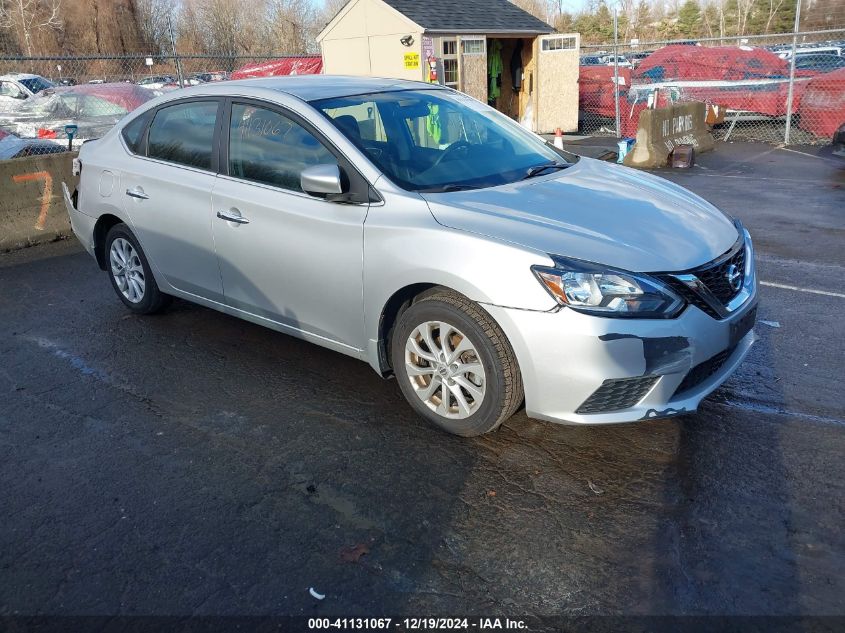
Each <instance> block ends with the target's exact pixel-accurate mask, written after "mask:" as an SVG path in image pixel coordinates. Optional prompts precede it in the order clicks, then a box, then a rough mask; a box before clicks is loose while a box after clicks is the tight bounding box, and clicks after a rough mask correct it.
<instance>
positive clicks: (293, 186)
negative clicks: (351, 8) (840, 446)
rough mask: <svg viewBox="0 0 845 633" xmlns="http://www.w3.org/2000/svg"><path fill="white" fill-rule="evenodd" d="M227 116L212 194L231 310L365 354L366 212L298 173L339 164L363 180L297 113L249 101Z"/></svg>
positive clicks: (217, 242)
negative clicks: (309, 184) (314, 190)
mask: <svg viewBox="0 0 845 633" xmlns="http://www.w3.org/2000/svg"><path fill="white" fill-rule="evenodd" d="M227 109H229V110H230V112H231V114H230V116H229V115H227V118H228V120H229V123H228V124H226V123H224V126H223V128H224V130H225V131H224V133H223V138H224V140H223V151H222V152H221V154H222V160H223V164H222V165H221V174H220V176H218V179H217V184H216V185H215V187H214V193H213V196H212V199H213V210H214V219H213V225H214V229H213V231H214V242H215V245H216V248H217V255H218V258H219V265H220V273H221V276H222V278H223V288H224V292H225V298H226V303H227V304H229V305H230V306H232V307H234V308H237V309H239V310H242V311H244V312H248V313H250V314H253V315H256V316H259V317H263V318H265V319H268V320H271V321H273V322H275V323H278V324H281V325H283V326H285V327H286V329H289V330H291V331H292V333H297V332H302V333H307V334H311V335H314V336H316V337H318V338H320V339H322V340H323V342H324V343H329V342H334V343H339V344H340V346H341V347H342V348H352V349H356V350H358V349H363V348H364V344H365V341H364V311H363V280H362V274H363V240H364V220H365V218H366V216H367V209H368V207H369V205H368V204H367V203H365V202H363V203H349V204H341V203H336V202H330V201H328V200H325V199H321V198H317V197H314V196H311V195H308V194H306V193H304V192H303V191H302V189H301V188H300V173H301V172H302V170H303V169H305V168H306V167H310V166H314V165H321V164H337V165H340V166H341V167H342V168H343V169H344V171H345V173H346V174H347V177H349V178H350V179H351V180H356V179H357V178H360V176H358V175H357V172H352V171H351V170H350V166H349V165H348V164H344V162H343V161H344V160H345V159H343V158H342V156H341V155H340V154H339V153H337V152H336V150H334V149H331V148H330V145H329V144H328V143H327V142H326V141H325V140H324V139H323V137H322V135H321V134H320V133H319V132H318V131H317V130H315V129H314V128H313V127H312V126H310V125H309V124H308V123H307V122H306V121H305V120H303V119H302V118H300V117H299V116H298V115H296V114H295V113H293V112H289V111H287V110H285V109H283V108H280V107H276V106H272V105H269V104H266V103H263V102H255V101H249V100H244V101H238V100H233V101H232V102H231V106H230V107H229V108H227ZM220 216H223V217H220ZM231 217H238V218H240V219H239V220H238V221H230V220H228V219H227V218H231ZM330 346H332V345H330ZM333 347H337V346H333Z"/></svg>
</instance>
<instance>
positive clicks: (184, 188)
mask: <svg viewBox="0 0 845 633" xmlns="http://www.w3.org/2000/svg"><path fill="white" fill-rule="evenodd" d="M220 111H221V107H220V101H219V100H218V99H209V98H201V99H190V100H182V101H178V102H175V103H172V102H171V103H169V104H167V105H165V106H163V107H161V108H159V109H158V110H157V111H156V112H155V113H154V115H153V118H152V122H151V123H150V125H149V128H148V130H147V131H146V143H144V144H143V145H144V146H145V152H143V150H142V152H143V153H145V154H146V155H142V156H137V157H135V158H134V159H132V160H130V161H128V163H127V165H128V168H127V169H124V171H123V174H122V177H121V195H123V197H124V209H125V210H126V212H127V213H128V214H129V217H130V219H131V221H132V226H133V228H134V230H135V233H136V235H137V237H138V239H139V240H140V241H141V247H142V248H143V249H144V252H145V253H146V255H147V258H148V259H149V260H150V262H151V263H152V264H153V265H154V266H155V267H157V268H158V270H159V271H160V272H161V273H162V274H163V275H164V277H165V278H166V279H167V282H168V283H170V284H171V285H172V286H173V287H174V288H177V289H178V290H182V291H184V292H187V293H190V294H193V295H197V296H200V297H204V298H207V299H210V300H213V301H222V299H223V287H222V283H221V281H220V271H219V269H218V267H217V256H216V254H215V252H214V241H213V237H212V233H211V190H212V188H213V187H214V183H215V176H216V171H217V164H218V154H217V151H216V148H217V144H218V136H219V122H220V120H219V117H220V116H221V112H220Z"/></svg>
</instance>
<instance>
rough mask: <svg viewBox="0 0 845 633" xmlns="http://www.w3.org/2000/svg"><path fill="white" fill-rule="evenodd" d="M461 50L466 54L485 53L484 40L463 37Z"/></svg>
mask: <svg viewBox="0 0 845 633" xmlns="http://www.w3.org/2000/svg"><path fill="white" fill-rule="evenodd" d="M461 51H462V52H463V54H464V55H483V54H484V40H483V39H481V38H479V39H462V40H461Z"/></svg>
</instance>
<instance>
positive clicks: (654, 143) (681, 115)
mask: <svg viewBox="0 0 845 633" xmlns="http://www.w3.org/2000/svg"><path fill="white" fill-rule="evenodd" d="M705 118H706V106H705V104H704V102H702V101H692V102H689V103H677V104H674V105H671V106H669V107H666V108H655V109H653V110H643V111H642V112H641V113H640V121H639V125H638V126H637V142H636V144H635V145H634V147H633V149H632V150H631V151H630V152H628V154H627V155H626V156H625V161H624V164H625V165H627V166H628V167H641V168H646V169H652V168H655V167H665V166H666V164H667V162H668V160H669V154H670V153H671V152H672V150H673V149H674V148H675V146H676V145H692V146H693V147H694V148H695V151H696V153H700V152H707V151H709V150H711V149H713V146H714V141H713V135H712V134H710V131H709V130H708V129H707V125H706V123H705Z"/></svg>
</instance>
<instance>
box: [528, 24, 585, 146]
mask: <svg viewBox="0 0 845 633" xmlns="http://www.w3.org/2000/svg"><path fill="white" fill-rule="evenodd" d="M580 48H581V37H580V35H578V34H577V33H568V34H561V33H555V34H554V35H541V36H540V37H538V38H537V53H536V54H537V114H536V116H535V119H534V120H535V121H536V130H535V131H536V132H538V133H540V134H547V133H551V132H554V131H555V128H560V129H561V130H563V131H564V132H574V131H576V130H577V129H578V60H579V54H580Z"/></svg>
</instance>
